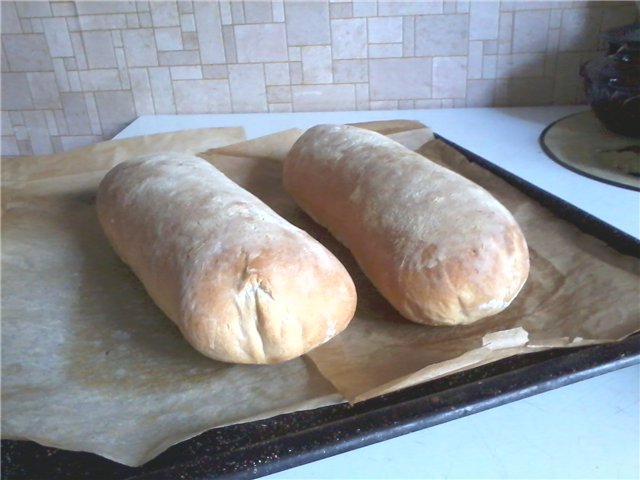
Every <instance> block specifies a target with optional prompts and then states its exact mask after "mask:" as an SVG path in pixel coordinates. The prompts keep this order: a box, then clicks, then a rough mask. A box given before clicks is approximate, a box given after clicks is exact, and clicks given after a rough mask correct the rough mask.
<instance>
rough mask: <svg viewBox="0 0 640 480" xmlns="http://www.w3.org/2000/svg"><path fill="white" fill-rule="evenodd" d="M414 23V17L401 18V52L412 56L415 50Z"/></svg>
mask: <svg viewBox="0 0 640 480" xmlns="http://www.w3.org/2000/svg"><path fill="white" fill-rule="evenodd" d="M415 31H416V23H415V19H414V17H404V18H403V19H402V54H403V56H405V57H413V55H414V54H415V51H416V33H415Z"/></svg>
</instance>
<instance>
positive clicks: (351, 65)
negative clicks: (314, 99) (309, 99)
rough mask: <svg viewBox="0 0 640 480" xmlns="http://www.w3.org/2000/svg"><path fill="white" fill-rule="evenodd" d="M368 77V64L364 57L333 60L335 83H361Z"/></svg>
mask: <svg viewBox="0 0 640 480" xmlns="http://www.w3.org/2000/svg"><path fill="white" fill-rule="evenodd" d="M368 78H369V65H368V61H367V60H365V59H361V60H334V62H333V80H334V82H335V83H362V82H366V81H367V80H368Z"/></svg>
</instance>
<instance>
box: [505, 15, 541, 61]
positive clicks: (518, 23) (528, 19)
mask: <svg viewBox="0 0 640 480" xmlns="http://www.w3.org/2000/svg"><path fill="white" fill-rule="evenodd" d="M548 33H549V11H523V12H516V13H515V18H514V25H513V53H521V52H526V53H530V52H544V51H545V50H546V49H547V36H548Z"/></svg>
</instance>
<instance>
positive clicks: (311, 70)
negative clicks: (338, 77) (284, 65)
mask: <svg viewBox="0 0 640 480" xmlns="http://www.w3.org/2000/svg"><path fill="white" fill-rule="evenodd" d="M302 82H303V83H306V84H316V83H332V82H333V71H332V67H331V47H329V46H322V47H320V46H313V47H302Z"/></svg>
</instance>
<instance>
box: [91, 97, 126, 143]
mask: <svg viewBox="0 0 640 480" xmlns="http://www.w3.org/2000/svg"><path fill="white" fill-rule="evenodd" d="M84 101H85V103H86V104H87V113H88V114H89V123H90V124H91V131H92V132H93V133H94V135H99V134H104V133H105V132H104V130H103V126H102V125H101V124H100V117H99V115H98V105H97V103H96V94H95V93H94V92H85V93H84ZM132 108H133V107H132ZM106 138H109V137H106Z"/></svg>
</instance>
